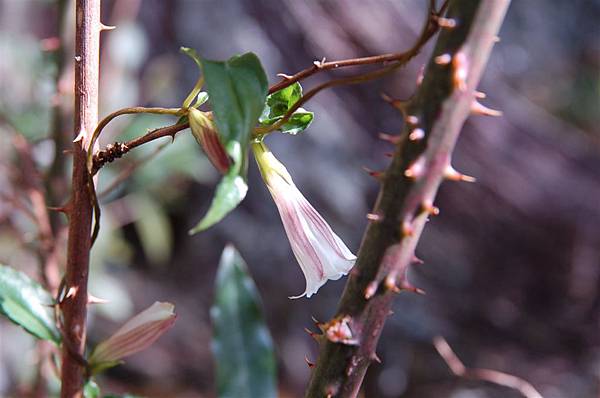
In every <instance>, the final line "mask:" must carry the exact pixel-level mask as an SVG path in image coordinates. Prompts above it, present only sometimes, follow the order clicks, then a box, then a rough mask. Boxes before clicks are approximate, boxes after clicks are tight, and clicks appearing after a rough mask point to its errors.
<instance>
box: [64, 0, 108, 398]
mask: <svg viewBox="0 0 600 398" xmlns="http://www.w3.org/2000/svg"><path fill="white" fill-rule="evenodd" d="M75 21H76V28H75V29H76V31H75V116H74V127H75V135H76V136H77V138H76V140H75V141H74V142H73V171H72V185H71V199H70V202H69V204H68V205H67V206H66V210H67V214H68V217H69V233H68V244H67V264H66V273H65V277H64V280H63V286H64V291H65V292H66V294H65V295H64V297H62V299H61V301H60V302H59V305H60V309H61V312H62V324H61V325H60V326H61V332H62V335H63V339H62V341H63V344H62V369H61V397H62V398H73V397H77V398H79V397H81V396H82V394H83V393H82V391H83V383H84V380H85V373H86V372H85V359H84V353H85V340H86V316H87V301H88V293H87V281H88V273H89V258H90V247H91V239H90V232H91V227H92V208H93V199H92V194H91V192H92V190H91V189H90V186H89V182H90V178H91V177H90V174H89V172H88V168H87V162H86V161H87V150H88V149H90V150H92V149H93V148H89V147H88V143H89V142H90V141H91V132H92V131H93V130H94V128H95V127H96V124H97V122H98V66H99V62H100V56H99V53H100V52H99V48H100V31H101V30H102V28H103V25H102V24H101V23H100V0H77V1H76V4H75Z"/></svg>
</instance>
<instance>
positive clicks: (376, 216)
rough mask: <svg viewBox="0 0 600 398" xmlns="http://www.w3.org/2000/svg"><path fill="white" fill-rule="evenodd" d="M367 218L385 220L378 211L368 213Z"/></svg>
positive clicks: (376, 220)
mask: <svg viewBox="0 0 600 398" xmlns="http://www.w3.org/2000/svg"><path fill="white" fill-rule="evenodd" d="M367 220H369V221H375V222H379V221H381V220H383V216H382V215H381V214H378V213H367Z"/></svg>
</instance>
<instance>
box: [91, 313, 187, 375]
mask: <svg viewBox="0 0 600 398" xmlns="http://www.w3.org/2000/svg"><path fill="white" fill-rule="evenodd" d="M174 308H175V307H174V306H173V304H171V303H160V302H158V301H157V302H155V303H154V304H152V306H150V307H149V308H147V309H146V310H144V311H142V312H140V313H139V314H137V315H136V316H134V317H133V318H131V319H130V320H128V321H127V322H125V324H124V325H123V326H121V328H120V329H119V330H117V331H116V332H115V333H114V334H113V335H112V336H110V337H109V338H108V339H106V340H104V341H102V342H101V343H100V344H98V345H97V346H96V348H95V349H94V351H93V352H92V355H90V358H89V359H88V362H89V363H90V365H91V367H92V369H94V368H96V370H98V369H103V368H106V367H110V366H114V365H115V364H116V363H118V362H119V361H120V360H121V359H123V358H125V357H126V356H129V355H132V354H135V353H136V352H139V351H142V350H144V349H146V348H148V347H149V346H150V345H151V344H152V343H154V342H155V341H156V340H157V339H158V338H159V337H160V336H162V335H163V334H164V333H165V332H166V331H167V330H169V329H170V328H171V326H173V323H175V317H176V315H175V313H174V312H173V310H174Z"/></svg>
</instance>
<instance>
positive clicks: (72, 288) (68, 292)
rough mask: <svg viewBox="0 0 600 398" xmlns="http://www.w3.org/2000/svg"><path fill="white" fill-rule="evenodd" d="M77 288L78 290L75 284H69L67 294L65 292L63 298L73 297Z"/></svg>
mask: <svg viewBox="0 0 600 398" xmlns="http://www.w3.org/2000/svg"><path fill="white" fill-rule="evenodd" d="M77 290H78V288H77V286H71V287H70V288H69V290H67V294H65V298H64V299H65V300H66V299H68V298H71V297H75V295H76V294H77Z"/></svg>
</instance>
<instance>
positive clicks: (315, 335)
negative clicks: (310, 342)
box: [304, 328, 321, 341]
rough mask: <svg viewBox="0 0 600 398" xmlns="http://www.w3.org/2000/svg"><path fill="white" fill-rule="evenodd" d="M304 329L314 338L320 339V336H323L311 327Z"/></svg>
mask: <svg viewBox="0 0 600 398" xmlns="http://www.w3.org/2000/svg"><path fill="white" fill-rule="evenodd" d="M304 331H305V332H306V333H308V335H309V336H310V337H312V338H313V339H315V340H316V341H319V338H320V337H321V335H320V334H318V333H315V332H313V331H312V330H310V329H309V328H304Z"/></svg>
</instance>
